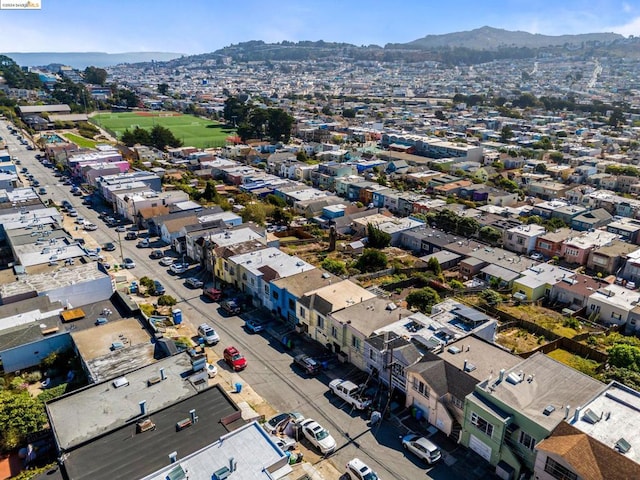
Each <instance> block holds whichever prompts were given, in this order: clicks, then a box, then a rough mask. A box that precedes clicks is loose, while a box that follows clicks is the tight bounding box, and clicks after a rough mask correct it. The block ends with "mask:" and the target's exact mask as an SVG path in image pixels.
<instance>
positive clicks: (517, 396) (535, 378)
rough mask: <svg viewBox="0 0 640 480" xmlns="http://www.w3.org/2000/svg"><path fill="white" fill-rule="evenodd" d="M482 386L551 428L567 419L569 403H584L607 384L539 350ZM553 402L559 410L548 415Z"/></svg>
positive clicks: (496, 397)
mask: <svg viewBox="0 0 640 480" xmlns="http://www.w3.org/2000/svg"><path fill="white" fill-rule="evenodd" d="M480 387H481V388H482V389H483V390H484V391H485V392H486V394H487V395H488V396H489V397H490V398H491V397H493V398H495V399H496V400H498V401H499V402H501V403H503V404H504V405H508V406H509V407H510V408H511V409H513V410H514V411H517V412H520V413H522V414H523V415H525V416H526V417H528V418H529V419H530V420H531V421H532V422H535V423H537V424H538V425H540V426H541V427H542V428H545V429H546V430H547V431H549V432H551V431H552V430H553V429H554V428H555V427H556V426H557V425H558V424H559V423H560V422H561V421H562V420H563V419H564V416H565V412H564V408H565V406H566V405H584V404H585V403H587V402H589V401H590V400H592V399H593V398H594V397H595V396H596V395H600V394H601V393H602V392H603V390H604V389H605V388H606V385H605V384H603V383H601V382H599V381H598V380H595V379H593V378H591V377H589V376H587V375H585V374H584V373H581V372H579V371H577V370H574V369H573V368H571V367H568V366H566V365H564V364H562V363H560V362H558V361H556V360H554V359H552V358H551V357H548V356H546V355H544V354H543V353H540V352H538V353H535V354H534V355H532V356H531V357H529V358H527V359H526V360H523V361H522V362H520V363H519V364H517V365H515V366H514V367H512V368H510V369H506V371H505V372H504V379H503V380H502V381H500V380H499V377H493V380H491V381H488V382H484V383H482V384H481V385H480ZM549 406H552V407H554V408H555V410H554V411H553V412H551V413H550V414H548V415H547V414H545V409H547V407H549ZM547 411H548V410H547Z"/></svg>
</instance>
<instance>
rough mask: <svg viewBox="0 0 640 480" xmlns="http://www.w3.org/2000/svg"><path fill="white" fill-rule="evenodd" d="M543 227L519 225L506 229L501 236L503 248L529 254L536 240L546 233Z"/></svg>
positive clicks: (534, 246)
mask: <svg viewBox="0 0 640 480" xmlns="http://www.w3.org/2000/svg"><path fill="white" fill-rule="evenodd" d="M546 232H547V231H546V229H545V227H543V226H542V225H536V224H535V223H532V224H529V225H519V226H517V227H514V228H510V229H509V230H506V231H505V232H504V234H503V236H502V243H503V245H504V248H506V249H507V250H511V251H512V252H516V253H523V254H529V253H531V252H532V251H533V250H535V248H536V240H537V239H538V237H540V236H541V235H544V234H545V233H546Z"/></svg>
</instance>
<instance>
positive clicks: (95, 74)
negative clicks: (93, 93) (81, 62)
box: [84, 67, 107, 85]
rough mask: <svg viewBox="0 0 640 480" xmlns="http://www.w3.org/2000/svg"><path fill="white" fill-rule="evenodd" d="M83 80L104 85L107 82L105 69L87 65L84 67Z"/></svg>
mask: <svg viewBox="0 0 640 480" xmlns="http://www.w3.org/2000/svg"><path fill="white" fill-rule="evenodd" d="M84 81H85V82H87V83H91V84H93V85H104V84H105V83H106V82H107V71H106V70H105V69H104V68H97V67H87V68H85V69H84Z"/></svg>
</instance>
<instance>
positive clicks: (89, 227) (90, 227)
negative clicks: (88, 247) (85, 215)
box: [84, 223, 98, 232]
mask: <svg viewBox="0 0 640 480" xmlns="http://www.w3.org/2000/svg"><path fill="white" fill-rule="evenodd" d="M84 229H85V230H87V231H89V232H93V231H94V230H97V229H98V226H97V225H96V224H95V223H85V224H84Z"/></svg>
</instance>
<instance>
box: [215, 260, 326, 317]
mask: <svg viewBox="0 0 640 480" xmlns="http://www.w3.org/2000/svg"><path fill="white" fill-rule="evenodd" d="M227 264H228V266H229V268H228V271H229V272H230V271H231V270H233V271H234V273H235V275H233V276H232V275H231V274H229V275H228V278H227V280H228V283H232V284H234V285H237V288H239V289H240V290H241V291H242V292H243V293H245V294H246V295H247V296H248V297H249V298H250V299H251V301H252V303H253V305H254V306H256V307H264V308H266V309H267V310H272V308H273V304H272V302H271V290H270V282H271V281H274V280H278V279H280V278H286V277H289V276H291V275H294V274H296V273H302V272H305V271H307V270H312V269H314V268H315V267H313V265H310V264H308V263H307V262H305V261H304V260H302V259H300V258H299V257H295V256H291V255H287V254H286V253H284V252H282V251H280V250H279V249H277V248H274V247H267V248H263V249H258V250H253V251H250V252H246V253H241V254H239V255H234V256H231V257H229V258H228V259H227Z"/></svg>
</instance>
